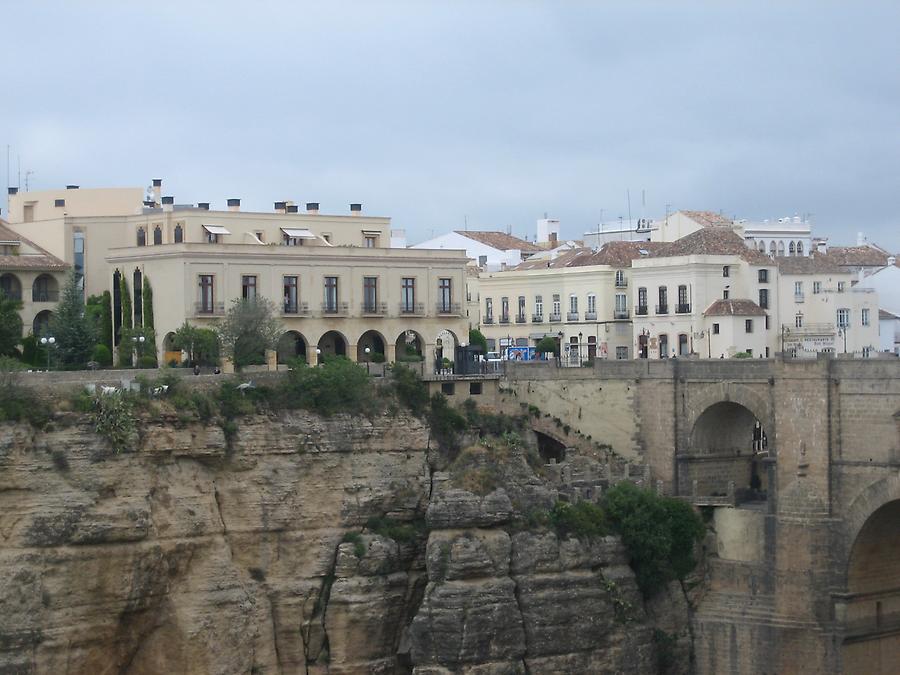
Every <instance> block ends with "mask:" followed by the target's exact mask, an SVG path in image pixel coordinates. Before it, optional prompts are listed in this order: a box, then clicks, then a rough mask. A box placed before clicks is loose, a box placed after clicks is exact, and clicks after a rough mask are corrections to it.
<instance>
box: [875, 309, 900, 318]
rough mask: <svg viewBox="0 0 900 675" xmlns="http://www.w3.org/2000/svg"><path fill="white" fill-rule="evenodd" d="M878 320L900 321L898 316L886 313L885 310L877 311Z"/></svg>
mask: <svg viewBox="0 0 900 675" xmlns="http://www.w3.org/2000/svg"><path fill="white" fill-rule="evenodd" d="M878 318H879V319H900V316H897V315H896V314H892V313H891V312H889V311H887V310H886V309H879V310H878Z"/></svg>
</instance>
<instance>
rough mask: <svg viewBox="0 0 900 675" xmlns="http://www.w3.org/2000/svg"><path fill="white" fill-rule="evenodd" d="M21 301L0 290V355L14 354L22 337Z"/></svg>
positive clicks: (16, 353) (16, 352)
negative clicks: (7, 295)
mask: <svg viewBox="0 0 900 675" xmlns="http://www.w3.org/2000/svg"><path fill="white" fill-rule="evenodd" d="M20 309H22V303H21V302H19V301H18V300H13V299H12V298H8V297H6V295H5V294H4V293H3V291H0V356H16V355H18V353H19V352H18V350H17V349H16V345H18V344H19V342H20V341H21V339H22V317H21V316H19V310H20Z"/></svg>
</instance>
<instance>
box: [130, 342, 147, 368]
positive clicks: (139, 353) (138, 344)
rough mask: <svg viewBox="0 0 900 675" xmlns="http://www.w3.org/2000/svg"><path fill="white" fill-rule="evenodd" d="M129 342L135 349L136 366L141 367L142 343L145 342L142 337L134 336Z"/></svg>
mask: <svg viewBox="0 0 900 675" xmlns="http://www.w3.org/2000/svg"><path fill="white" fill-rule="evenodd" d="M131 341H132V342H133V343H134V346H135V347H136V349H137V365H138V367H140V365H141V357H142V356H143V355H144V342H146V341H147V338H145V337H144V336H143V335H135V336H134V337H132V338H131Z"/></svg>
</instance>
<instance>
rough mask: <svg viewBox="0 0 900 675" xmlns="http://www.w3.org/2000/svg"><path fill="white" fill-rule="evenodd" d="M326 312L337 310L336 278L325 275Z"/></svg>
mask: <svg viewBox="0 0 900 675" xmlns="http://www.w3.org/2000/svg"><path fill="white" fill-rule="evenodd" d="M324 309H325V311H326V312H336V311H338V278H337V277H325V307H324Z"/></svg>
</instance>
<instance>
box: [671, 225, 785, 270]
mask: <svg viewBox="0 0 900 675" xmlns="http://www.w3.org/2000/svg"><path fill="white" fill-rule="evenodd" d="M682 255H736V256H738V257H740V258H741V259H743V260H746V261H747V262H749V263H753V264H755V265H767V264H771V263H772V261H771V260H770V259H769V256H767V255H766V254H765V253H760V252H759V251H757V250H756V249H753V248H750V247H749V246H747V244H745V243H744V240H743V238H742V237H741V235H739V234H738V233H737V232H735V231H734V230H732V229H729V228H724V227H716V228H703V229H702V230H697V231H696V232H692V233H691V234H689V235H687V236H686V237H682V238H681V239H678V240H676V241H673V242H671V243H668V244H664V245H663V246H661V247H660V248H659V250H657V251H656V252H655V253H654V257H656V258H671V257H674V256H682Z"/></svg>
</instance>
